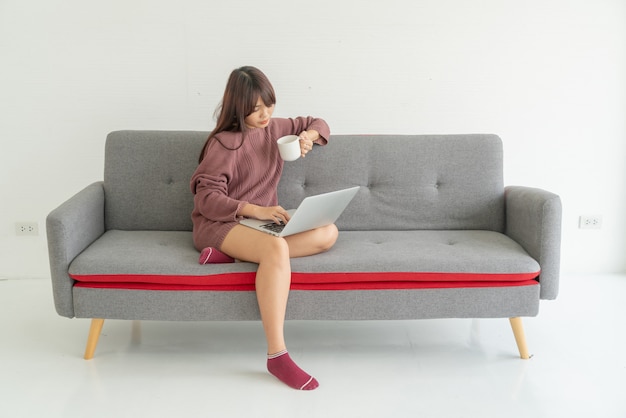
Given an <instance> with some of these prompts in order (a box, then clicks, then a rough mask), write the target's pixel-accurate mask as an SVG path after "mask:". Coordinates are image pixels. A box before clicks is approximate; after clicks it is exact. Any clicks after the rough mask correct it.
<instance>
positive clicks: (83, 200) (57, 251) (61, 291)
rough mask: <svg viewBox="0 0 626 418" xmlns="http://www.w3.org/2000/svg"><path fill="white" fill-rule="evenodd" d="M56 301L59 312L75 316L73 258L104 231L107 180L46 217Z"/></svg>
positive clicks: (78, 195) (91, 186)
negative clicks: (71, 267) (70, 268)
mask: <svg viewBox="0 0 626 418" xmlns="http://www.w3.org/2000/svg"><path fill="white" fill-rule="evenodd" d="M46 233H47V239H48V254H49V258H50V275H51V278H52V292H53V296H54V305H55V308H56V311H57V313H58V314H59V315H61V316H65V317H68V318H72V317H74V302H73V297H72V287H73V285H74V280H73V279H72V278H70V276H69V275H68V267H69V265H70V263H71V262H72V260H74V258H75V257H76V256H77V255H78V254H80V253H81V252H82V251H83V250H84V249H85V248H87V247H88V246H89V245H90V244H91V243H92V242H94V241H95V240H96V239H97V238H98V237H100V236H101V235H102V234H103V233H104V187H103V182H97V183H93V184H91V185H89V186H87V187H86V188H84V189H83V190H81V191H80V192H78V193H77V194H76V195H74V196H73V197H71V198H70V199H68V200H67V201H65V202H64V203H62V204H61V205H60V206H59V207H58V208H56V209H54V210H53V211H52V212H50V214H49V215H48V217H47V218H46Z"/></svg>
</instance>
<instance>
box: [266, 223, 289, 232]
mask: <svg viewBox="0 0 626 418" xmlns="http://www.w3.org/2000/svg"><path fill="white" fill-rule="evenodd" d="M261 228H264V229H267V230H269V231H272V232H281V231H282V230H283V229H284V228H285V224H277V223H274V222H272V223H269V224H265V225H261Z"/></svg>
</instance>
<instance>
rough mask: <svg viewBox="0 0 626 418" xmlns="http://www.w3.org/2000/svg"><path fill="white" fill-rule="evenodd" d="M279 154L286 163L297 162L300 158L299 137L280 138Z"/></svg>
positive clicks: (278, 141) (278, 142)
mask: <svg viewBox="0 0 626 418" xmlns="http://www.w3.org/2000/svg"><path fill="white" fill-rule="evenodd" d="M276 143H277V144H278V152H279V153H280V157H281V158H282V159H283V160H285V161H295V160H297V159H298V158H300V139H299V137H298V135H287V136H283V137H280V138H278V140H277V141H276Z"/></svg>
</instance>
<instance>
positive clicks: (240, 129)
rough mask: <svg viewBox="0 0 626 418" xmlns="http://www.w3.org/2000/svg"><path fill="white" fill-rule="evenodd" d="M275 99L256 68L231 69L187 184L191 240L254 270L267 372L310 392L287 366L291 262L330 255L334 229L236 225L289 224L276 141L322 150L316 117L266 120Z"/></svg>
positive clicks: (306, 381) (321, 127)
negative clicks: (281, 201) (294, 140)
mask: <svg viewBox="0 0 626 418" xmlns="http://www.w3.org/2000/svg"><path fill="white" fill-rule="evenodd" d="M275 103H276V96H275V93H274V89H273V87H272V85H271V83H270V82H269V80H268V79H267V77H266V76H265V75H264V74H263V73H262V72H261V71H260V70H258V69H257V68H254V67H241V68H239V69H236V70H234V71H233V72H232V73H231V75H230V77H229V79H228V82H227V84H226V89H225V91H224V97H223V100H222V103H221V109H218V111H219V116H218V118H217V124H216V127H215V129H214V130H213V131H212V132H211V134H210V135H209V138H208V139H207V141H206V143H205V145H204V148H203V150H202V153H201V155H200V161H199V165H198V168H197V169H196V171H195V173H194V174H193V177H192V179H191V189H192V192H193V193H194V194H195V196H194V210H193V213H192V220H193V225H194V228H193V238H194V244H195V246H196V248H197V249H198V250H202V249H206V248H211V250H212V251H213V254H219V253H218V252H217V251H215V249H217V250H219V251H220V252H221V253H223V254H226V255H227V256H229V257H232V258H235V259H238V260H242V261H250V262H253V263H257V264H258V269H257V273H256V282H255V285H256V295H257V301H258V303H259V309H260V312H261V320H262V322H263V328H264V330H265V336H266V339H267V348H268V351H267V353H268V360H267V369H268V371H269V372H270V373H272V374H273V375H274V376H276V377H277V378H278V379H280V380H281V381H282V382H284V383H285V384H287V385H288V386H290V387H292V388H295V389H302V390H312V389H315V388H317V387H318V385H319V384H318V382H317V380H316V379H315V378H313V377H312V376H310V375H309V374H308V373H306V372H304V371H303V370H302V369H300V368H299V367H298V366H297V365H296V364H295V363H294V362H293V360H291V358H290V356H289V353H288V352H287V347H286V343H285V339H284V332H283V329H284V320H285V311H286V308H287V298H288V295H289V286H290V283H291V264H290V258H291V257H304V256H309V255H313V254H318V253H321V252H323V251H326V250H328V249H329V248H330V247H332V246H333V245H334V243H335V241H336V240H337V235H338V231H337V228H336V226H335V225H332V224H331V225H328V226H325V227H321V228H318V229H314V230H311V231H307V232H302V233H300V234H296V235H292V236H289V237H285V238H278V237H274V236H272V235H269V234H265V233H263V232H259V231H256V230H254V229H252V228H248V227H246V226H242V225H240V224H239V222H238V220H239V219H241V218H242V217H247V218H255V219H261V220H268V221H273V222H276V223H281V222H285V223H286V222H288V221H289V214H288V213H287V211H286V210H285V209H283V208H282V207H281V206H279V205H278V198H277V186H278V182H279V180H280V176H281V173H282V168H283V160H282V159H281V158H280V156H279V153H278V147H277V145H276V139H278V138H280V137H281V136H285V135H299V138H300V149H301V155H302V157H305V156H306V155H307V154H308V153H309V152H310V151H311V150H312V149H313V143H316V144H319V145H325V144H326V143H327V141H328V137H329V136H330V129H329V128H328V125H327V124H326V122H324V121H323V120H322V119H317V118H312V117H298V118H295V119H279V118H274V119H272V113H273V111H274V105H275Z"/></svg>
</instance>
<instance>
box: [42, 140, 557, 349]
mask: <svg viewBox="0 0 626 418" xmlns="http://www.w3.org/2000/svg"><path fill="white" fill-rule="evenodd" d="M207 135H208V133H207V132H190V131H118V132H113V133H111V134H109V136H108V138H107V141H106V149H105V167H104V180H103V181H101V182H97V183H94V184H91V185H89V186H87V187H86V188H85V189H83V190H82V191H80V192H79V193H78V194H76V195H75V196H73V197H71V198H70V199H69V200H67V201H66V202H65V203H63V204H62V205H61V206H59V207H58V208H56V209H55V210H53V211H52V212H51V213H50V214H49V215H48V218H47V237H48V247H49V255H50V269H51V277H52V284H53V293H54V301H55V307H56V310H57V312H58V313H59V315H62V316H65V317H68V318H73V317H77V318H91V319H92V326H91V330H90V334H89V337H88V343H87V348H86V350H85V358H87V359H88V358H92V357H93V355H94V351H95V348H96V345H97V342H98V337H99V335H100V331H101V329H102V326H103V323H104V320H105V319H128V320H172V321H181V320H184V321H209V320H257V319H259V312H258V307H257V302H256V298H255V294H254V289H253V285H252V286H251V284H250V283H253V278H254V272H255V270H256V265H254V264H251V263H240V262H236V263H227V264H211V265H201V264H199V263H198V256H199V253H198V251H197V250H196V249H195V248H194V247H193V244H192V238H191V220H190V213H191V210H192V205H193V197H192V194H191V192H190V188H189V180H190V176H191V174H192V172H193V171H194V169H195V167H196V165H197V158H198V153H199V152H200V150H201V148H202V145H203V143H204V141H205V139H206V137H207ZM502 148H503V147H502V142H501V140H500V138H498V137H497V136H495V135H479V134H472V135H413V136H410V135H333V136H331V138H330V141H329V144H328V145H327V146H325V147H315V149H314V150H313V152H311V153H310V154H309V155H308V156H307V157H306V158H304V159H299V160H297V161H295V162H290V163H285V167H284V172H283V176H282V179H281V182H280V185H279V202H280V204H281V205H282V206H283V207H285V208H292V207H297V205H298V203H299V202H300V201H301V200H302V199H303V198H304V197H305V196H308V195H312V194H318V193H322V192H326V191H331V190H335V189H339V188H345V187H350V186H355V185H358V186H361V189H360V191H359V193H358V194H357V196H356V197H355V198H354V200H353V201H352V202H351V203H350V205H349V206H348V208H347V209H346V211H345V212H344V213H343V214H342V215H341V217H340V218H339V220H338V221H337V226H338V227H339V230H340V235H339V239H338V241H337V243H336V244H335V246H334V247H333V248H332V249H331V250H330V251H329V252H327V253H323V254H320V255H316V256H312V257H305V258H299V259H293V260H292V271H293V281H294V284H293V287H292V291H291V293H290V296H289V303H288V308H287V319H302V320H386V319H393V320H398V319H428V318H509V319H510V321H511V325H512V328H513V332H514V335H515V338H516V342H517V345H518V349H519V352H520V356H521V357H522V358H528V357H529V354H528V349H527V347H526V343H525V338H524V332H523V326H522V322H521V317H528V316H536V315H537V314H538V309H539V303H540V300H541V299H554V298H556V296H557V293H558V284H559V255H560V226H561V203H560V199H559V197H558V196H557V195H555V194H553V193H550V192H547V191H543V190H540V189H535V188H528V187H521V186H509V187H504V185H503V149H502ZM251 280H252V282H251ZM214 284H216V285H215V286H213V285H214ZM229 284H233V286H230V287H229V286H228V285H229ZM222 285H226V286H224V287H220V286H222Z"/></svg>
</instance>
